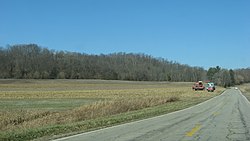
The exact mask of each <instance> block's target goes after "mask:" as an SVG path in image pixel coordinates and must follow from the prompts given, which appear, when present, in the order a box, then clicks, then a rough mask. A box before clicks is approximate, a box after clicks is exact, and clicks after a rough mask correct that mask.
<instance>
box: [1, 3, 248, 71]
mask: <svg viewBox="0 0 250 141" xmlns="http://www.w3.org/2000/svg"><path fill="white" fill-rule="evenodd" d="M249 7H250V0H0V47H7V46H8V45H15V44H30V43H33V44H37V45H39V46H41V47H45V48H48V49H51V50H56V51H61V50H62V51H69V52H80V53H87V54H97V55H98V54H110V53H116V52H125V53H143V54H147V55H151V56H153V57H155V58H164V59H167V60H169V61H176V62H178V63H181V64H187V65H190V66H199V67H203V68H205V69H208V68H209V67H215V66H220V67H222V68H226V69H238V68H248V67H250V8H249Z"/></svg>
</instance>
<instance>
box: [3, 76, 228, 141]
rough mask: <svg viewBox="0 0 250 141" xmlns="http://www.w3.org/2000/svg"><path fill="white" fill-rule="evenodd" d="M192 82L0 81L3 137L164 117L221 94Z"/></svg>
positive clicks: (59, 132)
mask: <svg viewBox="0 0 250 141" xmlns="http://www.w3.org/2000/svg"><path fill="white" fill-rule="evenodd" d="M191 86H192V83H184V82H181V83H169V82H129V81H105V80H0V90H1V91H0V102H1V104H0V108H1V110H0V114H1V116H0V131H1V132H0V140H33V139H37V138H38V139H39V138H40V139H41V140H49V139H51V137H53V136H55V137H60V136H61V135H65V134H66V133H67V134H68V133H70V134H75V133H79V132H86V131H89V130H94V129H99V128H103V127H108V126H112V125H116V124H120V123H125V122H129V121H134V120H139V119H143V118H147V117H152V116H156V115H161V114H165V113H169V112H173V111H176V110H180V109H183V108H187V107H190V106H193V105H195V104H198V103H200V102H203V101H205V100H207V99H209V98H211V97H214V96H217V95H219V94H221V93H222V91H223V90H224V89H223V88H220V87H218V88H217V90H216V91H215V92H213V93H209V92H206V91H192V89H191Z"/></svg>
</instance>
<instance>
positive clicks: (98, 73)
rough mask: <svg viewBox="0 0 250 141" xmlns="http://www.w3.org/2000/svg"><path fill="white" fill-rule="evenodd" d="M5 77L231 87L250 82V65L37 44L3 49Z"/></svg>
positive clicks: (1, 63) (2, 72)
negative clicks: (191, 61) (204, 63)
mask: <svg viewBox="0 0 250 141" xmlns="http://www.w3.org/2000/svg"><path fill="white" fill-rule="evenodd" d="M0 60H1V61H0V66H1V67H0V78H1V79H12V78H13V79H105V80H130V81H170V82H179V81H183V82H195V81H198V80H211V81H214V82H215V83H216V84H218V85H221V86H224V87H227V86H232V85H235V84H241V83H246V82H250V68H242V69H236V70H232V69H230V70H228V69H224V68H220V67H219V66H216V67H211V68H209V69H208V70H205V69H204V68H202V67H192V66H189V65H184V64H180V63H178V62H174V61H169V60H166V59H163V58H154V57H152V56H150V55H146V54H135V53H123V52H120V53H113V54H107V55H105V54H100V55H90V54H85V53H76V52H66V51H54V50H49V49H47V48H43V47H40V46H38V45H36V44H18V45H11V46H10V45H8V46H6V47H1V48H0Z"/></svg>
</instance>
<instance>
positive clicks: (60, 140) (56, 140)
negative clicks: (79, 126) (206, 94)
mask: <svg viewBox="0 0 250 141" xmlns="http://www.w3.org/2000/svg"><path fill="white" fill-rule="evenodd" d="M225 91H226V90H225ZM225 91H224V92H222V94H220V95H218V96H215V97H213V98H211V99H208V100H206V101H204V102H202V103H199V104H197V105H194V106H192V107H188V108H185V109H182V110H178V111H174V112H171V113H168V114H164V115H160V116H156V117H151V118H147V119H142V120H138V121H133V122H128V123H124V124H119V125H115V126H111V127H106V128H102V129H98V130H93V131H89V132H84V133H80V134H76V135H72V136H68V137H63V138H59V139H55V140H52V141H62V140H66V139H69V138H73V137H78V136H81V135H84V134H91V133H95V132H99V131H102V130H106V129H112V128H116V127H119V126H123V125H127V124H133V123H138V122H142V121H146V120H151V119H154V118H159V117H163V116H166V115H172V114H175V113H179V112H183V111H186V110H189V109H192V108H194V107H197V106H200V105H203V104H205V103H207V102H209V101H211V100H213V99H215V98H217V97H220V96H222V95H224V94H225ZM243 96H244V95H243ZM244 97H245V96H244ZM245 98H246V97H245ZM247 101H248V100H247ZM248 102H249V101H248Z"/></svg>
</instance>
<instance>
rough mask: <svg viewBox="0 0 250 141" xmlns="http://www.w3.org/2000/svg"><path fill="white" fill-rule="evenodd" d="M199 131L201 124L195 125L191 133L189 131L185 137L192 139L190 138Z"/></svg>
mask: <svg viewBox="0 0 250 141" xmlns="http://www.w3.org/2000/svg"><path fill="white" fill-rule="evenodd" d="M200 129H201V124H197V125H195V127H194V128H192V130H191V131H189V132H187V133H186V136H188V137H192V136H193V135H194V134H195V133H196V132H197V131H199V130H200Z"/></svg>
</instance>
